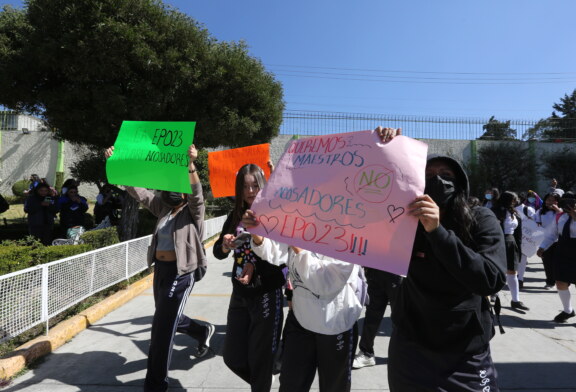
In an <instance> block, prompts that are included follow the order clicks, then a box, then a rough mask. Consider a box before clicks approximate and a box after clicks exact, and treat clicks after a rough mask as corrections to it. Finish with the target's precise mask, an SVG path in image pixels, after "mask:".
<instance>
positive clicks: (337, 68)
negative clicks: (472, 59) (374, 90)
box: [265, 64, 576, 75]
mask: <svg viewBox="0 0 576 392" xmlns="http://www.w3.org/2000/svg"><path fill="white" fill-rule="evenodd" d="M265 65H266V66H268V67H288V68H309V69H328V70H336V71H361V72H384V73H386V72H389V73H413V74H440V75H576V72H444V71H407V70H384V69H366V68H339V67H317V66H309V65H287V64H265Z"/></svg>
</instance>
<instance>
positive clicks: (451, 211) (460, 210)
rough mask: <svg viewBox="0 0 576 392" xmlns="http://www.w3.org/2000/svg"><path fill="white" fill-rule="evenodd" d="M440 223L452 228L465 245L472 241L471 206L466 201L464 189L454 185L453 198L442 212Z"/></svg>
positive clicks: (472, 215) (472, 219) (472, 216)
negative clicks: (454, 192)
mask: <svg viewBox="0 0 576 392" xmlns="http://www.w3.org/2000/svg"><path fill="white" fill-rule="evenodd" d="M442 221H443V222H442V223H443V224H446V227H447V228H451V229H452V230H454V233H456V235H457V236H458V238H460V240H462V242H463V243H464V244H466V245H468V244H470V243H472V241H473V240H474V239H473V238H472V233H471V231H472V226H473V225H474V223H475V219H474V214H473V213H472V207H471V206H470V204H469V203H468V196H467V195H466V190H465V189H462V188H461V187H459V186H457V187H456V194H455V195H454V199H452V201H451V202H450V204H448V206H447V207H446V210H445V211H444V214H443V219H442Z"/></svg>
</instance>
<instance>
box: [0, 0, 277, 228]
mask: <svg viewBox="0 0 576 392" xmlns="http://www.w3.org/2000/svg"><path fill="white" fill-rule="evenodd" d="M0 104H2V105H4V106H6V107H8V108H11V109H15V110H19V111H25V112H29V113H34V114H36V115H40V116H42V117H43V118H44V119H45V120H46V122H47V123H48V124H49V126H50V127H52V128H53V129H54V130H55V137H57V138H60V139H65V140H68V141H71V142H73V143H78V144H82V145H87V146H89V147H90V149H91V150H92V152H94V151H96V150H98V149H102V148H104V147H107V146H110V145H112V144H113V143H114V141H115V139H116V135H117V133H118V130H119V128H120V125H121V123H122V121H123V120H157V121H160V120H170V121H184V120H186V121H197V127H196V135H195V140H194V142H195V144H196V145H197V146H198V147H199V148H204V147H216V146H218V145H222V144H224V145H228V146H231V147H238V146H244V145H249V144H256V143H262V142H267V141H269V140H270V139H271V138H272V137H274V136H276V135H277V134H278V130H279V126H280V123H281V122H282V112H283V109H284V103H283V100H282V87H281V85H280V83H279V82H277V81H276V80H275V79H274V77H273V75H271V74H270V73H268V72H267V71H266V70H265V69H264V66H263V65H262V63H261V62H260V61H259V60H257V59H254V58H252V57H250V56H249V55H248V51H247V47H246V45H245V44H244V43H242V42H240V43H227V42H219V41H217V40H216V39H215V38H213V37H211V36H210V34H209V32H208V31H207V30H206V29H205V28H203V27H202V26H200V25H199V24H198V23H197V22H195V21H194V20H193V19H191V18H190V17H188V16H186V15H184V14H182V13H179V12H177V11H174V10H171V9H169V8H167V7H166V6H165V5H164V4H163V3H162V2H160V1H159V0H75V1H69V0H28V2H27V7H26V8H25V9H24V10H16V9H13V8H10V7H4V8H3V11H2V12H0ZM95 162H96V161H95ZM100 162H102V161H101V160H100ZM100 165H102V163H100ZM127 199H128V200H131V203H132V204H134V201H133V200H132V199H131V198H127ZM129 203H130V202H129ZM132 207H133V206H132ZM133 209H134V208H132V210H133ZM128 215H130V214H126V213H123V217H124V216H128ZM133 218H134V217H133V216H130V217H127V218H126V219H133ZM123 228H124V230H125V231H124V232H123V233H122V238H123V239H126V238H130V237H131V236H132V235H133V234H134V232H135V230H134V229H135V223H134V222H133V221H132V222H131V223H130V224H127V223H126V224H124V225H123ZM131 228H132V229H131Z"/></svg>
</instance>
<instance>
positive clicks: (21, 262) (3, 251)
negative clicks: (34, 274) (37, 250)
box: [0, 245, 32, 275]
mask: <svg viewBox="0 0 576 392" xmlns="http://www.w3.org/2000/svg"><path fill="white" fill-rule="evenodd" d="M31 249H32V247H31V246H17V245H5V246H0V260H2V262H1V263H0V275H4V274H9V273H10V272H14V271H18V270H21V269H25V268H28V267H30V266H31V265H32V255H31V254H30V250H31Z"/></svg>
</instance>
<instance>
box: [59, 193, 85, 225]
mask: <svg viewBox="0 0 576 392" xmlns="http://www.w3.org/2000/svg"><path fill="white" fill-rule="evenodd" d="M57 206H58V211H60V226H62V228H63V229H64V230H68V229H70V228H72V227H75V226H84V222H85V220H86V211H88V201H87V200H86V198H85V197H82V196H80V195H79V194H78V188H76V187H70V188H68V191H67V192H66V195H63V196H61V197H60V198H59V199H58V205H57Z"/></svg>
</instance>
